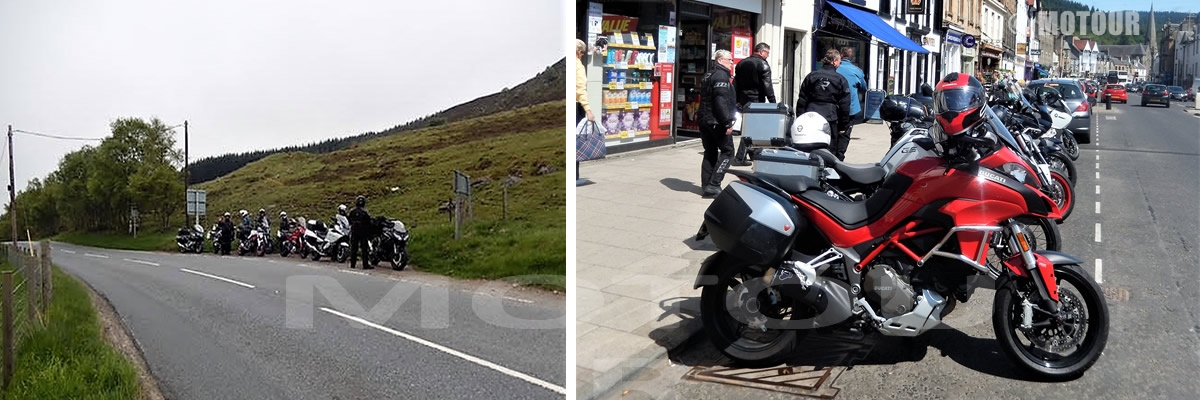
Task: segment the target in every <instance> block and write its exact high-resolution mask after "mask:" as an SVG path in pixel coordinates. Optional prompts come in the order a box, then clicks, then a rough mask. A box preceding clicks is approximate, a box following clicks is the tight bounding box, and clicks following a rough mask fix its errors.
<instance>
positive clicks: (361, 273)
mask: <svg viewBox="0 0 1200 400" xmlns="http://www.w3.org/2000/svg"><path fill="white" fill-rule="evenodd" d="M338 272H345V273H347V274H355V275H363V276H371V274H368V273H366V272H358V271H351V270H348V269H339V270H338Z"/></svg>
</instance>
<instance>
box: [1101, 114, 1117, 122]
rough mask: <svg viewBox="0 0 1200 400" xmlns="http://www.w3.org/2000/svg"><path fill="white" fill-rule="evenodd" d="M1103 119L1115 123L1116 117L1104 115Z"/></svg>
mask: <svg viewBox="0 0 1200 400" xmlns="http://www.w3.org/2000/svg"><path fill="white" fill-rule="evenodd" d="M1104 119H1106V120H1109V121H1116V120H1117V116H1116V115H1106V116H1104Z"/></svg>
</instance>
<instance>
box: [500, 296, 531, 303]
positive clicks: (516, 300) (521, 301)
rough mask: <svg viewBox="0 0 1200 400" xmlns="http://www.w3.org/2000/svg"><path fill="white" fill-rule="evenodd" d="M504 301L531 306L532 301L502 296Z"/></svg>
mask: <svg viewBox="0 0 1200 400" xmlns="http://www.w3.org/2000/svg"><path fill="white" fill-rule="evenodd" d="M504 299H505V300H512V301H515V302H518V303H525V304H533V300H525V299H518V298H516V297H508V296H504Z"/></svg>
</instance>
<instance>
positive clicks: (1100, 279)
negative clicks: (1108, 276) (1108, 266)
mask: <svg viewBox="0 0 1200 400" xmlns="http://www.w3.org/2000/svg"><path fill="white" fill-rule="evenodd" d="M1096 283H1104V260H1101V259H1099V258H1097V259H1096Z"/></svg>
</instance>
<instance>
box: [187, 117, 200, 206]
mask: <svg viewBox="0 0 1200 400" xmlns="http://www.w3.org/2000/svg"><path fill="white" fill-rule="evenodd" d="M191 173H192V171H189V170H188V122H187V120H184V121H183V200H184V201H185V203H184V205H183V225H184V226H187V217H188V210H187V206H188V204H187V203H186V201H187V191H188V183H189V182H190V181H191ZM199 219H200V213H196V224H197V225H199V224H200V221H199Z"/></svg>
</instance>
